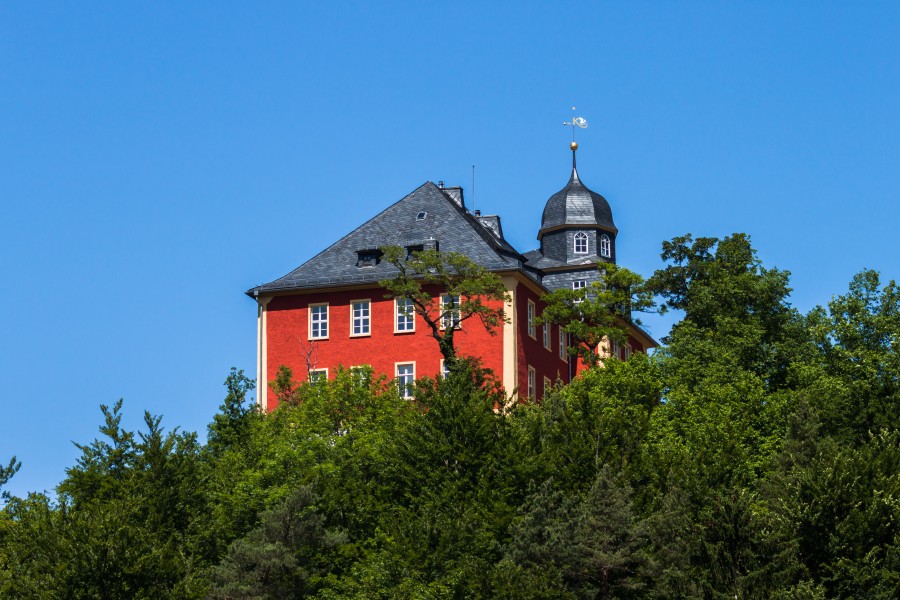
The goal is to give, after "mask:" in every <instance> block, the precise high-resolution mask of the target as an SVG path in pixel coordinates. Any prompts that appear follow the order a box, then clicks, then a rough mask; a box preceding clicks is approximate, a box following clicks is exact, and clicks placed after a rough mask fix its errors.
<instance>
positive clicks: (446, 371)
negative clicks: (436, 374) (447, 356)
mask: <svg viewBox="0 0 900 600" xmlns="http://www.w3.org/2000/svg"><path fill="white" fill-rule="evenodd" d="M441 377H443V378H444V379H448V378H449V377H450V370H449V369H448V368H447V361H446V360H444V359H443V358H442V359H441Z"/></svg>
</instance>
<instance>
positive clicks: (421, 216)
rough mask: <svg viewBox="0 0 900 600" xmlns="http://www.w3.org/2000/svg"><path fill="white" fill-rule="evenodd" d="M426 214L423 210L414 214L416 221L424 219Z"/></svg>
mask: <svg viewBox="0 0 900 600" xmlns="http://www.w3.org/2000/svg"><path fill="white" fill-rule="evenodd" d="M427 216H428V213H427V212H425V211H424V210H423V211H422V212H420V213H419V214H417V215H416V221H424V220H425V217H427Z"/></svg>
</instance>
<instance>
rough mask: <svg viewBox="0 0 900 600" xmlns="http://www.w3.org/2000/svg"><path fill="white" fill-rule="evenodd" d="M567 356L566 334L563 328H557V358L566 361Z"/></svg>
mask: <svg viewBox="0 0 900 600" xmlns="http://www.w3.org/2000/svg"><path fill="white" fill-rule="evenodd" d="M567 356H568V352H566V332H565V331H563V328H562V327H560V328H559V358H560V359H562V360H566V357H567Z"/></svg>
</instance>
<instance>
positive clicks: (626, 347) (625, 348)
mask: <svg viewBox="0 0 900 600" xmlns="http://www.w3.org/2000/svg"><path fill="white" fill-rule="evenodd" d="M630 356H631V344H622V360H628V357H630Z"/></svg>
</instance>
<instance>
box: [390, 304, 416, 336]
mask: <svg viewBox="0 0 900 600" xmlns="http://www.w3.org/2000/svg"><path fill="white" fill-rule="evenodd" d="M394 307H395V309H396V310H395V311H394V314H395V315H396V318H395V320H394V331H395V332H398V333H399V332H403V331H414V330H415V328H416V318H415V317H416V314H415V312H413V302H412V300H410V299H409V298H395V299H394Z"/></svg>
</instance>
